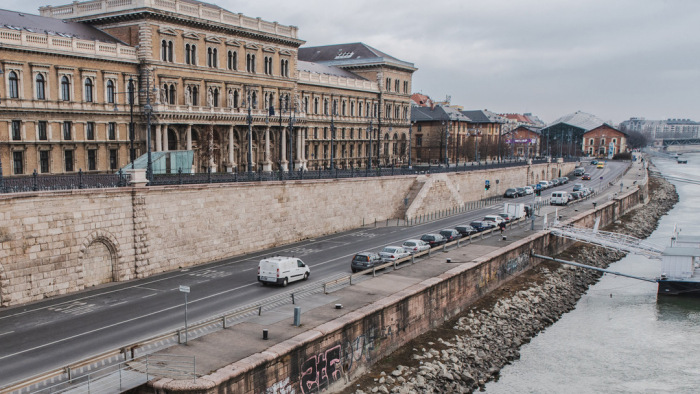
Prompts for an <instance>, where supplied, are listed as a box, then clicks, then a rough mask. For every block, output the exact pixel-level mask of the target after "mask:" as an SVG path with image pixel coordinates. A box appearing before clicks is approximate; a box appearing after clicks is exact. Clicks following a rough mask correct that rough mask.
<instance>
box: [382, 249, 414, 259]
mask: <svg viewBox="0 0 700 394" xmlns="http://www.w3.org/2000/svg"><path fill="white" fill-rule="evenodd" d="M410 255H411V254H410V253H409V252H408V251H407V250H406V249H404V248H403V247H401V246H387V247H385V248H384V249H382V251H381V252H379V256H381V258H382V260H383V261H396V260H399V259H402V258H404V257H408V256H410Z"/></svg>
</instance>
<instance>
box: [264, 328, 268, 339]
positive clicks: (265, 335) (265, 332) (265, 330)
mask: <svg viewBox="0 0 700 394" xmlns="http://www.w3.org/2000/svg"><path fill="white" fill-rule="evenodd" d="M263 339H264V340H266V341H267V328H263Z"/></svg>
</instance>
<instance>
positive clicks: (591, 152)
mask: <svg viewBox="0 0 700 394" xmlns="http://www.w3.org/2000/svg"><path fill="white" fill-rule="evenodd" d="M583 152H584V153H585V154H587V155H588V156H593V157H601V158H605V157H612V156H614V155H616V154H618V153H624V152H627V135H626V134H625V133H624V132H622V131H620V130H618V129H616V128H614V127H612V126H610V125H608V124H602V125H600V126H598V127H596V128H594V129H591V130H589V131H587V132H586V133H585V134H584V135H583Z"/></svg>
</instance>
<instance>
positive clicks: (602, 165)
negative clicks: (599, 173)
mask: <svg viewBox="0 0 700 394" xmlns="http://www.w3.org/2000/svg"><path fill="white" fill-rule="evenodd" d="M596 168H605V163H603V162H602V161H601V162H600V163H598V165H596Z"/></svg>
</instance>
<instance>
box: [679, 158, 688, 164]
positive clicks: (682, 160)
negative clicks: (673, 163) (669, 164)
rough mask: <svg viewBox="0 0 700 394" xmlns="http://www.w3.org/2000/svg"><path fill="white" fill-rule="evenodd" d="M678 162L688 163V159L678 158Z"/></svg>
mask: <svg viewBox="0 0 700 394" xmlns="http://www.w3.org/2000/svg"><path fill="white" fill-rule="evenodd" d="M678 164H688V159H678Z"/></svg>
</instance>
